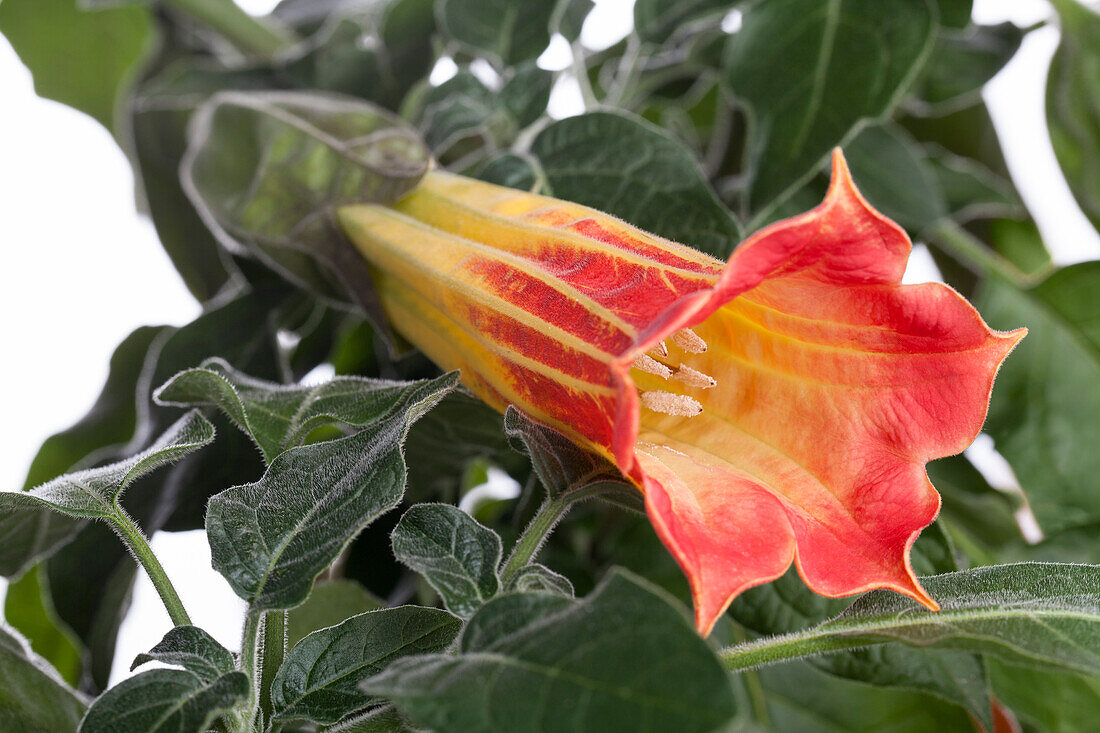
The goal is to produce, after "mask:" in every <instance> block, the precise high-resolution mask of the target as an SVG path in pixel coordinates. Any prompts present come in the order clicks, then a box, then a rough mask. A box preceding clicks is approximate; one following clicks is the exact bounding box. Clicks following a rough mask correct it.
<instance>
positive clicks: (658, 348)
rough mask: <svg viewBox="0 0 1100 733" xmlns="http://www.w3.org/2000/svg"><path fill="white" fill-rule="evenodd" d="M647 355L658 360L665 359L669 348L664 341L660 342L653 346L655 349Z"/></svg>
mask: <svg viewBox="0 0 1100 733" xmlns="http://www.w3.org/2000/svg"><path fill="white" fill-rule="evenodd" d="M646 353H647V354H649V355H650V356H654V357H657V358H658V359H664V358H665V357H666V356H668V347H667V346H665V342H664V341H658V342H657V343H655V344H653V347H652V348H651V349H650V350H649V351H647V352H646Z"/></svg>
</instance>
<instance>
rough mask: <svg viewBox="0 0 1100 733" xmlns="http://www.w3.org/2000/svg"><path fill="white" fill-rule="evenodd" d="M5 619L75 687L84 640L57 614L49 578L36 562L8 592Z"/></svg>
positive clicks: (78, 680)
mask: <svg viewBox="0 0 1100 733" xmlns="http://www.w3.org/2000/svg"><path fill="white" fill-rule="evenodd" d="M4 620H5V621H7V622H8V623H9V624H11V626H12V627H13V628H14V629H15V630H17V631H19V632H21V633H22V634H23V635H24V636H25V637H26V638H27V641H28V642H29V643H30V645H31V649H33V650H34V652H35V653H36V654H38V655H40V656H41V657H42V658H43V659H45V660H46V661H47V662H49V663H50V666H52V667H53V668H54V669H55V670H57V673H58V674H59V675H61V678H62V679H64V680H65V682H66V683H68V684H69V685H71V686H73V687H75V686H76V685H77V683H79V682H80V673H81V668H82V667H83V666H84V660H83V648H82V646H81V644H80V640H79V639H77V638H76V635H75V634H73V632H72V629H70V628H69V627H68V626H67V625H66V624H65V622H64V621H62V620H61V619H60V618H58V616H57V611H55V610H54V607H53V600H52V599H51V598H50V589H49V579H48V578H47V577H46V574H45V572H44V570H43V568H42V566H41V565H36V566H34V567H32V568H30V569H29V570H27V572H25V573H23V576H22V577H21V578H19V580H17V581H16V582H14V583H9V584H8V590H7V593H6V594H5V595H4Z"/></svg>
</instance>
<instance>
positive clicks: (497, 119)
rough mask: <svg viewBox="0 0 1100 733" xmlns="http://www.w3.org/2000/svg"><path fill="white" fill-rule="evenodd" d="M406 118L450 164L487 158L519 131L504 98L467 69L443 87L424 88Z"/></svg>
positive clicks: (408, 103)
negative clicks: (488, 153)
mask: <svg viewBox="0 0 1100 733" xmlns="http://www.w3.org/2000/svg"><path fill="white" fill-rule="evenodd" d="M517 101H522V100H517ZM402 114H403V115H404V116H405V117H406V118H407V119H410V120H414V121H415V122H416V124H417V127H418V128H419V129H420V131H421V134H423V135H424V142H425V143H426V144H427V145H428V147H429V148H431V150H432V152H433V153H435V155H436V156H438V157H439V159H440V160H443V161H445V162H448V163H450V162H454V161H464V160H468V159H469V158H468V157H467V156H474V157H476V156H479V155H485V154H486V153H487V152H489V151H492V150H495V149H497V148H499V147H501V146H503V145H506V144H508V143H509V142H511V140H512V139H513V138H514V137H515V135H516V133H517V132H518V130H519V127H518V124H517V122H516V120H515V119H514V118H513V116H512V115H513V112H512V110H510V109H509V108H508V107H507V106H505V104H504V99H503V98H502V97H501V95H500V94H498V93H495V92H492V91H490V90H489V88H488V87H486V86H485V85H484V84H482V83H481V82H480V81H479V80H478V78H477V77H476V76H474V75H473V74H472V73H471V72H470V71H469V70H467V69H462V70H460V71H459V72H458V73H457V74H455V75H454V76H453V77H451V78H450V79H448V80H447V81H445V82H443V83H442V84H440V85H439V86H431V85H430V84H427V83H423V84H421V86H420V87H419V89H418V90H416V91H414V92H413V93H412V94H410V95H409V96H408V97H407V98H406V100H405V103H404V104H403V105H402Z"/></svg>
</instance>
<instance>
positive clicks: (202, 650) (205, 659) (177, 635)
mask: <svg viewBox="0 0 1100 733" xmlns="http://www.w3.org/2000/svg"><path fill="white" fill-rule="evenodd" d="M152 661H157V662H164V663H165V664H171V665H173V666H176V667H183V668H184V669H186V670H187V671H188V672H191V673H192V674H194V675H196V676H197V677H198V678H199V679H200V680H202V681H203V682H206V683H210V682H213V681H214V680H216V679H218V678H219V677H221V676H222V675H225V674H229V673H230V672H232V671H233V669H234V667H235V666H236V664H235V662H234V661H233V655H232V654H231V653H230V652H229V650H228V649H226V648H225V647H223V646H222V645H221V644H219V643H218V642H217V641H216V640H215V639H214V637H212V636H210V634H208V633H206V632H205V631H203V630H202V629H200V628H198V627H197V626H176V627H175V628H173V629H172V630H171V631H169V632H168V633H167V634H165V635H164V638H163V639H161V640H160V643H159V644H157V645H156V646H155V647H153V648H152V649H150V650H149V651H148V652H146V653H145V654H139V655H137V657H136V658H135V659H134V663H133V664H132V665H130V669H131V670H135V669H137V668H138V667H140V666H141V665H143V664H145V663H146V662H152Z"/></svg>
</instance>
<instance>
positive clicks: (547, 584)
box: [510, 562, 575, 598]
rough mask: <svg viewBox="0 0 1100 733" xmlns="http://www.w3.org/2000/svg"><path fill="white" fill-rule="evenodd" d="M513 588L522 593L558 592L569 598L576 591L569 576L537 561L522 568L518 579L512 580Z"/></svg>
mask: <svg viewBox="0 0 1100 733" xmlns="http://www.w3.org/2000/svg"><path fill="white" fill-rule="evenodd" d="M512 589H514V590H517V591H520V592H522V593H537V592H546V593H558V594H561V595H563V596H568V597H569V598H572V597H573V595H574V592H575V591H574V590H573V583H572V582H570V580H569V578H567V577H565V576H564V575H562V574H561V573H555V572H554V571H553V570H551V569H550V568H548V567H546V566H545V565H541V564H539V563H537V562H536V563H531V564H530V565H524V566H523V567H522V568H520V570H519V572H518V573H516V579H515V580H513V581H512V588H511V589H510V590H512Z"/></svg>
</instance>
